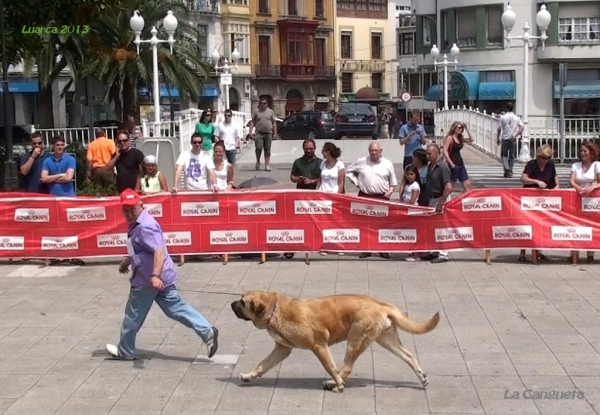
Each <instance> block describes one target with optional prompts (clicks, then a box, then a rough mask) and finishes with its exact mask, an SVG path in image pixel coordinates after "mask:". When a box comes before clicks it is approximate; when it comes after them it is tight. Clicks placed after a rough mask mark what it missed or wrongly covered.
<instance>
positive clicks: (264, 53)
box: [258, 36, 271, 66]
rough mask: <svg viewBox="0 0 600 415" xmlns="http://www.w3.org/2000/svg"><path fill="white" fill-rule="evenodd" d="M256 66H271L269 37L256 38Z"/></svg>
mask: <svg viewBox="0 0 600 415" xmlns="http://www.w3.org/2000/svg"><path fill="white" fill-rule="evenodd" d="M258 64H259V65H260V66H269V65H271V37H270V36H259V37H258Z"/></svg>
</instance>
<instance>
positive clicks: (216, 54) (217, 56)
mask: <svg viewBox="0 0 600 415" xmlns="http://www.w3.org/2000/svg"><path fill="white" fill-rule="evenodd" d="M210 58H211V59H212V61H213V63H214V64H215V65H216V64H217V63H219V61H220V60H221V54H220V53H219V51H218V50H217V48H215V50H214V51H213V53H212V55H210Z"/></svg>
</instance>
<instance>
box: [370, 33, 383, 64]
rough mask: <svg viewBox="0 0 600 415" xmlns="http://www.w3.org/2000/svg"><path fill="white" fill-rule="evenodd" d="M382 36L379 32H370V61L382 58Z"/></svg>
mask: <svg viewBox="0 0 600 415" xmlns="http://www.w3.org/2000/svg"><path fill="white" fill-rule="evenodd" d="M382 38H383V35H382V34H381V33H379V32H371V59H383V58H382V54H383V53H382V52H383V51H382V48H383V42H382Z"/></svg>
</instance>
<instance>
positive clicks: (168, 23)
mask: <svg viewBox="0 0 600 415" xmlns="http://www.w3.org/2000/svg"><path fill="white" fill-rule="evenodd" d="M163 26H164V27H165V30H166V31H167V33H168V34H170V35H172V34H173V33H175V30H177V18H176V17H175V16H174V15H173V12H172V11H171V10H169V11H168V12H167V16H166V17H165V18H164V19H163Z"/></svg>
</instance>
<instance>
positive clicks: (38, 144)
mask: <svg viewBox="0 0 600 415" xmlns="http://www.w3.org/2000/svg"><path fill="white" fill-rule="evenodd" d="M31 145H32V146H41V145H43V144H42V142H41V141H37V142H34V143H31Z"/></svg>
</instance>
